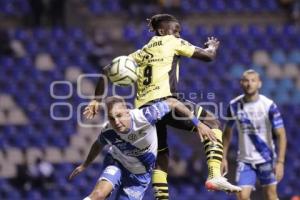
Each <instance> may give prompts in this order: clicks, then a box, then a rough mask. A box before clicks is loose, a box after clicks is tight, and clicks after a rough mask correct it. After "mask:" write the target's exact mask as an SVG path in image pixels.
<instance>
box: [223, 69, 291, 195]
mask: <svg viewBox="0 0 300 200" xmlns="http://www.w3.org/2000/svg"><path fill="white" fill-rule="evenodd" d="M240 83H241V87H242V89H243V91H244V94H242V95H240V96H238V97H236V98H235V99H233V100H231V101H230V105H229V107H228V111H227V113H228V114H227V115H228V117H229V118H228V119H229V120H228V121H227V123H226V126H225V130H224V136H223V145H224V157H223V163H222V169H223V172H224V173H226V172H227V170H228V162H227V159H226V157H227V152H228V148H229V144H230V141H231V137H232V129H233V125H234V123H236V124H237V128H238V136H239V139H238V141H239V145H238V150H239V151H238V158H237V161H238V167H237V171H236V180H237V184H238V186H240V187H242V192H240V193H238V194H237V196H238V199H240V200H248V199H250V195H251V192H252V190H253V189H254V187H255V183H256V179H258V180H259V181H260V184H261V185H262V186H263V193H264V198H265V199H268V200H276V199H278V196H277V192H276V184H277V183H278V182H279V181H280V180H281V179H282V177H283V172H284V160H285V152H286V143H287V142H286V133H285V129H284V125H283V120H282V117H281V114H280V112H279V110H278V108H277V106H276V104H275V103H274V102H273V101H272V100H271V99H269V98H267V97H265V96H263V95H261V94H259V89H260V88H261V86H262V82H261V80H260V77H259V74H258V73H257V72H256V71H254V70H247V71H245V72H244V73H243V75H242V78H241V81H240ZM273 133H274V134H275V136H276V138H277V149H278V155H277V156H276V152H275V144H274V142H275V141H274V139H273V136H274V135H273Z"/></svg>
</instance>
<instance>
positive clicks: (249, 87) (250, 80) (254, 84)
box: [241, 73, 261, 95]
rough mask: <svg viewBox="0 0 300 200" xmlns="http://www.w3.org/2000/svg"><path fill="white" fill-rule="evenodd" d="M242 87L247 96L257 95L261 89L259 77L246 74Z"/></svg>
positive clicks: (253, 74)
mask: <svg viewBox="0 0 300 200" xmlns="http://www.w3.org/2000/svg"><path fill="white" fill-rule="evenodd" d="M241 86H242V88H243V90H244V93H245V94H246V95H255V94H257V93H258V90H259V88H260V87H261V81H260V79H259V76H258V75H257V74H255V73H249V74H245V75H244V76H243V78H242V80H241Z"/></svg>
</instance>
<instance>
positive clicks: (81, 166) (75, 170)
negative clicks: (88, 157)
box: [69, 164, 86, 180]
mask: <svg viewBox="0 0 300 200" xmlns="http://www.w3.org/2000/svg"><path fill="white" fill-rule="evenodd" d="M85 169H86V166H84V165H83V164H81V165H79V166H78V167H76V168H75V169H74V170H73V171H72V173H71V174H70V176H69V180H71V179H72V178H74V177H75V176H77V175H78V174H80V173H81V172H83V171H84V170H85Z"/></svg>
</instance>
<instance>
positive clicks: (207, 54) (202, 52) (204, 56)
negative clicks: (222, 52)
mask: <svg viewBox="0 0 300 200" xmlns="http://www.w3.org/2000/svg"><path fill="white" fill-rule="evenodd" d="M219 45H220V42H219V41H218V39H217V38H214V37H209V38H208V39H207V42H206V43H205V46H207V48H205V49H202V48H200V47H196V49H195V51H194V54H193V55H192V58H196V59H199V60H203V61H212V60H214V58H215V57H216V54H217V49H218V48H219Z"/></svg>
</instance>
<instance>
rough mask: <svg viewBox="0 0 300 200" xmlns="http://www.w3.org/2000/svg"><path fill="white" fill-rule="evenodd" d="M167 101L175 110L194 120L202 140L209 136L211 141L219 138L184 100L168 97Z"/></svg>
mask: <svg viewBox="0 0 300 200" xmlns="http://www.w3.org/2000/svg"><path fill="white" fill-rule="evenodd" d="M165 101H166V102H167V104H168V105H169V107H170V108H171V110H175V111H176V112H177V113H179V114H180V115H181V116H183V117H186V118H188V119H189V120H191V121H192V122H193V124H194V126H195V127H196V129H197V133H198V135H199V137H200V140H201V141H203V140H204V138H208V139H209V140H211V141H216V140H217V139H216V136H215V134H214V132H213V131H212V130H211V129H210V128H209V127H208V126H206V125H205V124H203V123H201V122H200V121H199V120H198V119H197V118H196V117H195V116H194V114H193V113H192V112H191V111H190V110H189V109H188V108H187V107H186V106H185V105H184V104H183V103H182V102H180V101H178V100H177V99H175V98H168V99H166V100H165Z"/></svg>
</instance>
